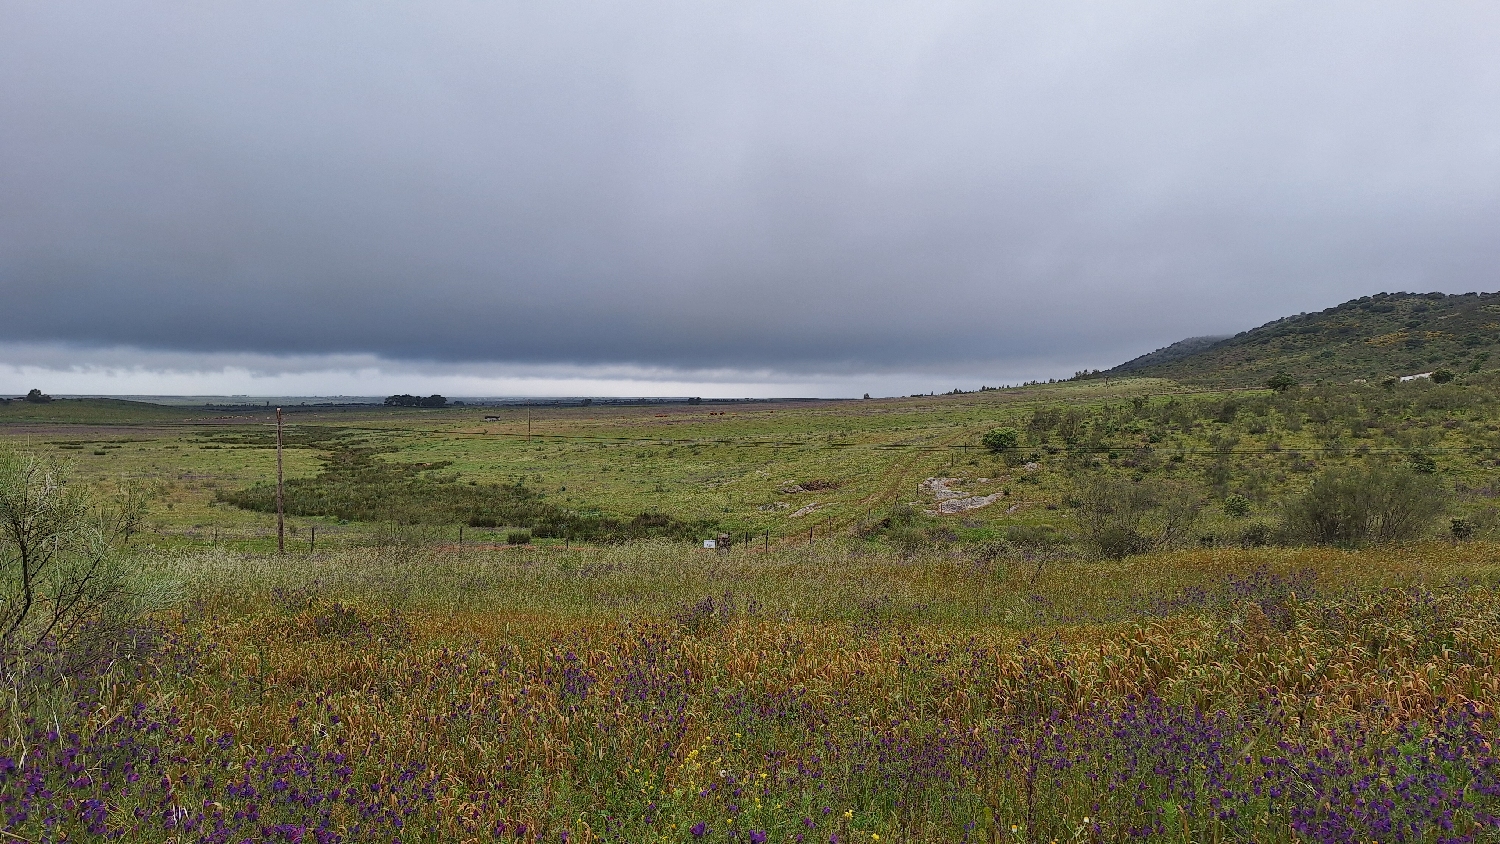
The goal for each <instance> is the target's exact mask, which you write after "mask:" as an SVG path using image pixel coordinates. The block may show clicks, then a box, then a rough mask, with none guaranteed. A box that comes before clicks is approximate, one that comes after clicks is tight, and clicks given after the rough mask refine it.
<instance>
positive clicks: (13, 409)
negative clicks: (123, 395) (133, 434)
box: [0, 399, 205, 425]
mask: <svg viewBox="0 0 1500 844" xmlns="http://www.w3.org/2000/svg"><path fill="white" fill-rule="evenodd" d="M203 415H205V411H204V410H203V409H202V408H183V407H167V406H165V405H159V404H148V403H146V402H139V401H126V400H124V399H53V400H51V401H47V402H29V401H25V400H23V399H9V400H3V401H0V424H7V423H19V424H36V423H45V424H60V425H68V424H81V425H98V424H109V425H131V424H140V423H149V422H166V421H181V420H184V419H188V418H196V417H201V416H203Z"/></svg>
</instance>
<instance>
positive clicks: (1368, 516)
mask: <svg viewBox="0 0 1500 844" xmlns="http://www.w3.org/2000/svg"><path fill="white" fill-rule="evenodd" d="M1445 499H1446V495H1445V494H1444V491H1443V488H1442V486H1441V484H1440V483H1439V481H1438V480H1437V478H1436V477H1434V476H1433V475H1430V474H1425V473H1421V472H1416V471H1413V470H1412V469H1410V468H1407V467H1404V466H1388V465H1374V466H1367V467H1354V468H1348V469H1337V468H1335V469H1327V470H1324V472H1323V473H1322V474H1320V475H1319V476H1318V477H1317V478H1316V479H1314V481H1313V484H1312V487H1311V488H1310V489H1308V491H1307V492H1306V493H1304V494H1303V495H1302V496H1301V497H1299V498H1298V499H1296V500H1295V501H1293V502H1292V503H1291V504H1290V505H1289V506H1288V507H1287V514H1286V515H1287V520H1286V532H1287V535H1288V537H1289V538H1291V539H1293V540H1295V541H1300V542H1307V543H1312V544H1316V545H1338V546H1353V545H1361V544H1365V543H1369V542H1400V541H1403V540H1408V539H1414V538H1416V537H1418V536H1420V535H1421V534H1422V533H1423V532H1424V531H1426V530H1427V528H1428V527H1429V526H1431V524H1432V520H1433V519H1435V518H1436V517H1437V515H1438V514H1439V513H1441V512H1442V510H1443V507H1444V506H1445V504H1446V500H1445Z"/></svg>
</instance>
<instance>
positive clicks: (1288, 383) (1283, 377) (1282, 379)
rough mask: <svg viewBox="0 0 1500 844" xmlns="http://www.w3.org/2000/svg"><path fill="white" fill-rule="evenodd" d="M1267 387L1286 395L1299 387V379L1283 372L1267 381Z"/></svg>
mask: <svg viewBox="0 0 1500 844" xmlns="http://www.w3.org/2000/svg"><path fill="white" fill-rule="evenodd" d="M1266 386H1267V387H1270V388H1271V389H1273V390H1275V391H1276V392H1278V393H1284V392H1286V391H1287V390H1290V389H1291V388H1293V387H1295V386H1297V379H1296V378H1293V377H1292V375H1291V373H1289V372H1285V371H1282V372H1278V373H1276V374H1275V375H1272V376H1271V377H1270V378H1268V379H1266Z"/></svg>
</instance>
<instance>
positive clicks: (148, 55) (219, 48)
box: [0, 0, 1500, 394]
mask: <svg viewBox="0 0 1500 844" xmlns="http://www.w3.org/2000/svg"><path fill="white" fill-rule="evenodd" d="M0 18H3V19H4V20H5V25H4V26H0V116H3V117H0V297H3V301H4V313H5V319H4V321H3V325H0V341H5V342H7V343H8V344H9V345H8V346H6V347H5V349H9V350H10V351H9V352H5V351H4V350H0V363H4V364H5V367H8V369H7V368H5V367H0V381H4V382H9V381H12V380H14V379H15V378H21V377H23V376H29V375H33V374H35V375H40V374H44V373H46V372H56V373H64V372H83V371H92V372H95V373H96V374H97V373H101V372H105V371H114V372H137V373H140V372H147V373H149V372H158V373H167V372H178V373H183V372H187V373H199V374H204V373H207V374H208V376H213V374H214V373H221V372H226V371H229V370H228V369H225V366H224V365H222V364H221V363H219V362H216V361H219V359H218V358H213V357H212V356H214V355H221V356H222V355H231V356H232V355H247V356H252V357H254V358H255V360H257V361H260V363H261V364H263V365H264V366H265V367H267V368H266V369H264V370H263V372H264V373H265V376H264V377H266V378H278V377H284V378H293V377H296V378H303V377H304V376H305V373H306V372H313V371H317V372H324V373H346V375H337V376H336V375H333V374H328V375H326V376H324V380H323V381H316V379H309V380H307V381H306V382H305V383H307V384H309V385H310V386H311V385H315V384H318V383H321V384H325V385H327V386H326V387H325V388H323V389H308V390H305V391H303V392H319V393H331V392H361V393H366V392H379V391H378V390H357V389H356V390H351V389H347V387H348V386H350V385H351V384H354V385H357V384H358V383H360V378H362V377H364V376H357V375H356V376H348V375H347V373H351V372H355V373H357V372H365V373H367V374H368V373H369V372H371V371H377V370H378V371H381V372H389V371H399V372H403V373H421V372H428V373H429V374H431V375H433V377H437V374H438V371H439V370H441V371H442V372H446V373H449V374H450V375H451V376H452V377H456V378H473V379H479V380H481V381H485V380H487V381H488V382H493V383H500V382H503V381H504V379H511V380H512V381H515V382H517V383H533V384H540V383H541V382H527V381H526V379H528V378H530V377H531V374H535V373H538V372H562V371H568V372H572V373H574V375H578V376H579V377H582V378H583V381H584V382H587V383H590V384H592V383H594V382H595V381H597V380H598V378H596V376H599V377H602V378H603V380H602V381H599V384H601V385H604V386H607V385H608V384H612V383H613V384H617V385H621V384H627V383H628V384H630V385H631V386H635V385H637V384H639V383H649V384H663V385H667V384H670V385H681V386H685V387H688V388H692V387H695V386H700V389H697V390H694V389H685V390H683V391H682V392H705V393H706V392H708V391H707V390H706V389H701V385H712V384H715V383H725V382H719V381H715V380H714V379H715V378H716V377H719V376H714V375H712V374H705V373H732V375H730V376H725V377H727V378H729V380H730V381H732V383H734V384H735V385H736V387H738V386H744V387H746V389H749V388H751V387H756V386H759V387H764V388H765V389H767V390H776V389H785V390H792V389H793V388H794V387H798V386H799V385H800V386H807V387H816V388H817V389H819V390H824V391H846V392H843V393H840V394H848V391H853V392H862V391H863V390H858V389H857V386H856V385H857V384H858V383H867V382H870V381H877V382H880V383H883V384H886V385H888V386H891V387H895V388H897V389H895V390H892V391H893V392H899V391H905V390H907V389H912V390H915V389H921V388H922V387H923V386H924V385H922V384H919V383H917V382H919V381H921V380H922V379H926V378H929V377H930V378H931V380H930V381H929V382H928V383H927V384H926V385H925V386H927V387H928V388H933V389H943V388H948V387H951V386H977V384H978V383H994V382H997V381H1003V380H1021V379H1023V378H1029V377H1043V378H1045V377H1049V376H1061V375H1067V374H1071V371H1072V369H1073V368H1081V367H1086V366H1087V367H1095V366H1097V367H1104V366H1109V365H1111V364H1113V363H1117V362H1119V361H1121V360H1124V359H1126V358H1129V357H1132V356H1134V355H1136V354H1139V353H1141V352H1144V351H1149V350H1150V349H1153V348H1156V347H1158V346H1161V345H1165V344H1166V343H1169V342H1171V341H1173V340H1176V339H1180V338H1181V337H1184V336H1188V335H1197V334H1210V333H1228V332H1233V331H1237V330H1241V329H1244V328H1247V327H1250V326H1252V325H1255V324H1258V323H1260V322H1263V321H1265V320H1267V319H1271V318H1274V317H1277V316H1281V315H1283V314H1286V313H1295V312H1298V311H1302V310H1312V309H1320V308H1323V307H1326V306H1328V305H1332V304H1335V303H1337V302H1339V301H1342V300H1344V299H1347V298H1350V297H1353V296H1358V295H1362V294H1365V293H1372V292H1378V291H1380V290H1390V291H1395V290H1423V291H1425V290H1445V291H1449V292H1464V291H1468V290H1481V289H1493V288H1496V287H1500V283H1497V281H1496V276H1495V274H1494V269H1493V268H1494V267H1495V266H1496V265H1497V263H1500V261H1497V259H1500V238H1496V237H1495V236H1494V232H1493V229H1494V221H1495V220H1496V219H1500V140H1497V139H1500V111H1497V110H1496V109H1495V108H1493V104H1494V103H1495V102H1497V101H1500V52H1497V51H1495V50H1494V45H1495V43H1497V40H1500V7H1495V6H1492V5H1483V4H1472V5H1461V4H1459V5H1447V6H1438V7H1434V6H1431V5H1426V4H1409V5H1400V4H1382V5H1380V6H1375V7H1372V6H1369V5H1368V4H1356V3H1349V4H1336V3H1335V4H1321V5H1307V4H1294V3H1269V4H1256V5H1251V6H1242V7H1237V6H1224V5H1203V6H1194V5H1183V4H1162V5H1152V4H1146V5H1142V4H1132V5H1130V6H1120V5H1108V4H1076V5H1075V4H1043V5H1041V6H1039V5H1037V4H1014V5H1004V4H993V3H947V4H944V3H920V4H907V5H891V4H887V5H883V6H879V7H872V6H869V5H868V4H847V5H841V4H814V5H812V6H809V5H808V4H756V5H754V6H753V7H747V8H743V9H731V8H729V7H723V6H705V5H703V4H689V3H680V4H672V3H661V4H652V3H648V4H628V5H618V4H614V5H609V4H595V5H583V6H578V5H573V6H557V5H546V4H543V5H540V6H538V5H535V4H531V5H521V4H517V5H506V4H479V5H473V4H422V5H420V6H406V7H395V6H385V7H382V6H369V5H367V4H353V3H349V4H337V3H335V4H322V5H318V6H309V5H307V4H274V3H271V4H267V3H253V4H252V3H242V4H234V3H216V4H200V5H186V6H184V5H181V4H165V3H163V4H151V3H146V4H140V3H135V4H108V3H100V4H89V5H87V6H82V5H71V4H63V3H45V4H35V3H22V2H11V0H0ZM23 350H30V351H23ZM58 350H62V351H58ZM43 353H45V354H47V355H54V354H62V355H64V357H65V359H59V360H58V361H57V362H56V363H57V365H56V366H54V367H53V368H50V369H35V368H33V369H31V370H25V369H24V367H26V366H32V364H26V363H24V361H23V358H26V357H27V356H28V355H31V356H33V357H34V356H35V355H38V354H43ZM157 353H165V354H169V355H176V356H178V357H176V358H174V360H175V361H176V363H173V364H172V365H171V366H157V367H155V368H152V367H150V366H145V367H141V366H138V365H137V364H138V362H139V360H141V359H143V358H142V356H147V357H149V356H150V355H152V354H157ZM5 354H9V355H11V357H4V355H5ZM67 355H71V357H66V356H67ZM355 358H359V359H363V360H369V361H377V362H378V365H377V366H376V367H375V369H374V370H372V369H370V368H369V367H364V368H361V367H359V366H353V365H348V361H349V360H351V359H355ZM309 360H317V361H321V364H320V365H318V366H314V367H312V368H311V369H305V368H304V369H299V368H298V367H299V366H301V364H298V363H297V361H309ZM549 367H550V368H551V369H548V368H549ZM247 371H249V370H247ZM255 371H262V370H255ZM7 373H10V374H7ZM600 373H603V375H602V376H600V375H599V374H600ZM610 373H613V374H610ZM629 373H635V374H636V375H639V374H640V373H655V374H654V375H650V376H648V377H645V378H644V379H638V380H634V381H633V380H632V379H634V378H635V377H636V376H635V375H630V374H629ZM142 377H144V376H142ZM569 377H571V376H569ZM619 378H623V379H624V380H623V381H620V380H611V379H619ZM960 378H962V379H969V380H972V382H973V383H968V384H959V383H953V384H950V383H948V382H949V381H954V380H957V379H960ZM496 379H500V380H499V381H496ZM564 380H566V378H565V379H564ZM160 383H162V384H176V383H184V382H181V381H180V380H179V381H173V380H171V379H165V380H162V381H160ZM249 383H250V384H252V385H253V384H255V383H262V384H266V383H268V382H264V381H261V382H256V381H253V380H252V381H250V382H249ZM382 383H384V382H382ZM778 385H779V386H778ZM17 386H19V385H17ZM54 389H57V390H58V391H59V392H61V391H62V389H61V388H54ZM248 389H253V388H247V390H248ZM555 389H556V390H562V391H565V392H575V391H573V390H571V389H565V388H564V387H556V388H555ZM101 391H102V390H101ZM174 391H176V390H166V389H161V390H119V391H117V392H174ZM183 391H185V392H204V391H202V390H197V389H194V390H186V389H184V390H183ZM245 391H246V390H225V391H222V392H245ZM111 392H116V391H111ZM214 392H219V391H214ZM267 392H288V391H287V390H275V391H272V390H267ZM452 392H455V393H459V392H467V393H469V394H474V393H476V392H493V391H460V390H453V391H452ZM576 392H627V393H634V392H653V391H638V390H633V389H627V388H626V387H623V386H621V387H619V388H618V389H614V390H611V389H600V390H597V391H584V390H579V391H576Z"/></svg>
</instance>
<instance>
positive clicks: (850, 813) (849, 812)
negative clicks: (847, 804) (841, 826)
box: [844, 809, 854, 818]
mask: <svg viewBox="0 0 1500 844" xmlns="http://www.w3.org/2000/svg"><path fill="white" fill-rule="evenodd" d="M844 817H846V818H852V817H854V810H853V809H845V810H844Z"/></svg>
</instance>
